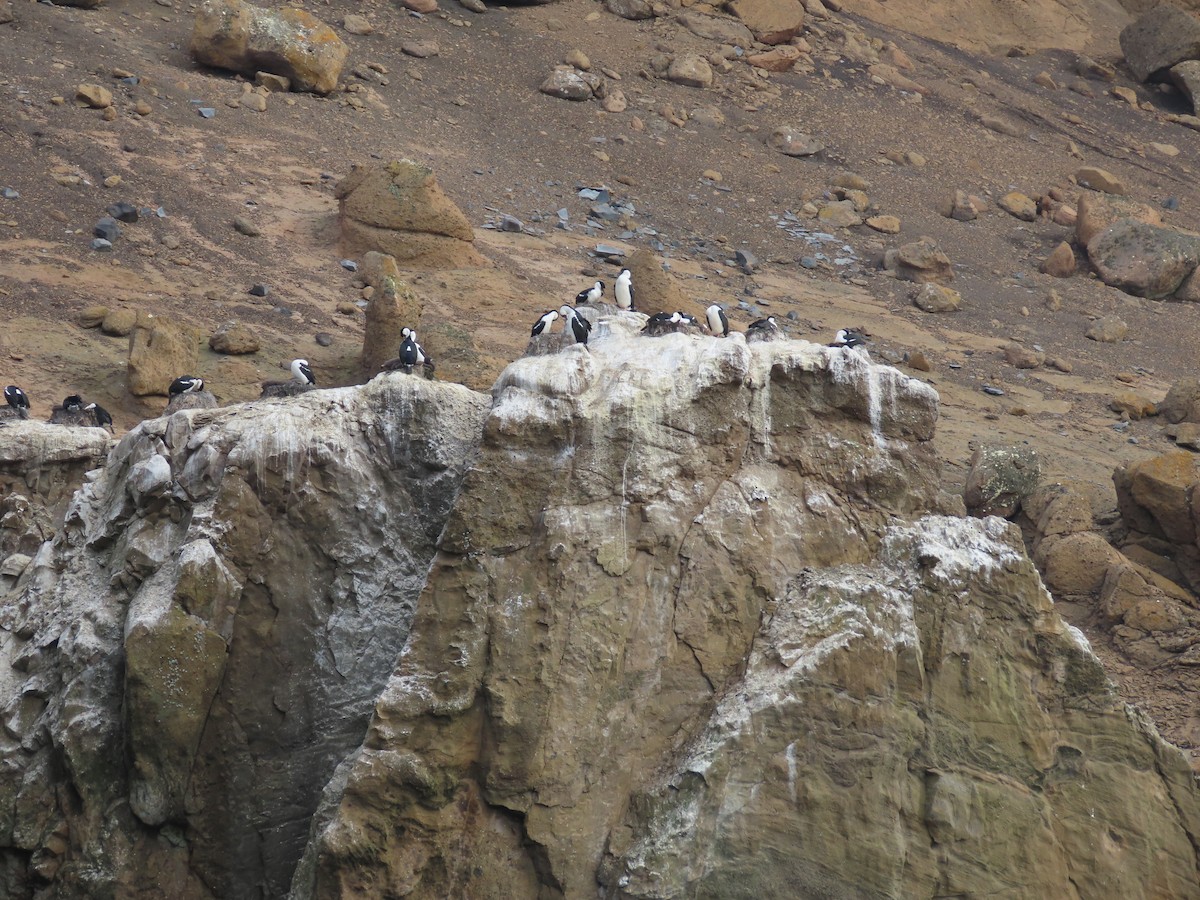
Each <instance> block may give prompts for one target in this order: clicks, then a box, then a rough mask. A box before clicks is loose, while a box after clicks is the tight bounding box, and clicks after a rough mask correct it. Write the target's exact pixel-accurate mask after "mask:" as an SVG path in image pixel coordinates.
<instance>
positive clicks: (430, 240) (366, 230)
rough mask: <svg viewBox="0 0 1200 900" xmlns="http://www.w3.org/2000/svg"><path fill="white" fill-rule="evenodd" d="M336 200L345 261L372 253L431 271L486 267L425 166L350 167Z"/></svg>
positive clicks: (468, 226) (467, 224) (465, 225)
mask: <svg viewBox="0 0 1200 900" xmlns="http://www.w3.org/2000/svg"><path fill="white" fill-rule="evenodd" d="M335 196H336V197H337V198H338V221H339V223H340V225H341V234H342V245H341V246H342V252H343V254H344V255H346V256H358V255H362V254H363V253H366V252H368V251H371V250H376V251H379V252H381V253H386V254H390V255H391V256H394V257H395V258H396V260H397V262H399V263H400V264H402V265H405V266H420V267H429V268H463V267H467V266H477V265H483V264H484V263H485V260H484V259H483V257H481V256H480V255H479V253H478V252H477V251H476V250H475V249H474V247H473V246H472V241H474V239H475V233H474V231H472V229H471V223H470V222H468V221H467V218H466V216H464V215H463V214H462V211H461V210H459V208H458V207H457V206H456V205H455V204H454V201H452V200H451V199H450V198H449V197H447V196H446V194H445V193H444V192H443V191H442V188H441V186H440V185H439V184H438V183H437V179H436V178H435V177H434V174H433V170H432V169H430V168H429V167H427V166H423V165H421V164H419V163H415V162H412V161H410V160H400V161H396V162H389V163H379V164H375V165H362V166H354V168H353V169H352V170H351V172H350V174H349V175H347V176H346V177H345V178H343V179H342V180H341V181H340V182H338V186H337V190H336V192H335Z"/></svg>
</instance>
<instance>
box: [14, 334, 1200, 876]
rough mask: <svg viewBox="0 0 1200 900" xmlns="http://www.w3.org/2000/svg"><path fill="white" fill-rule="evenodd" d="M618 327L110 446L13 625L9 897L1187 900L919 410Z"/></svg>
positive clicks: (902, 391) (1036, 610) (1012, 539)
mask: <svg viewBox="0 0 1200 900" xmlns="http://www.w3.org/2000/svg"><path fill="white" fill-rule="evenodd" d="M641 321H642V317H639V316H637V315H634V314H616V315H606V316H603V317H601V318H600V319H599V321H598V322H597V324H596V327H595V329H594V331H593V336H592V340H591V344H590V348H585V347H583V346H579V345H572V346H569V347H567V348H566V349H564V350H562V351H561V352H558V353H549V354H545V353H537V354H534V355H529V356H527V357H525V358H523V359H520V360H518V361H517V362H515V363H513V364H512V365H511V366H509V368H508V369H507V370H506V371H505V372H504V374H503V375H502V376H501V378H500V380H499V381H498V382H497V384H496V386H495V389H494V392H493V394H494V395H493V397H492V398H487V397H486V396H482V395H478V394H474V393H472V392H469V391H466V390H465V389H462V388H459V387H456V386H453V385H446V384H439V383H428V382H424V381H422V380H420V379H417V378H413V377H409V376H404V375H389V376H384V377H381V378H378V379H375V380H374V381H372V382H371V383H370V384H368V385H366V386H364V387H361V388H346V389H341V390H334V391H316V392H313V393H310V394H308V395H305V396H304V397H301V398H296V399H293V400H290V401H280V402H274V403H258V404H248V405H245V406H241V407H230V408H227V409H221V410H202V411H189V412H181V413H177V414H175V415H173V416H171V417H169V418H166V419H159V420H155V421H153V422H148V423H144V424H143V425H142V426H141V427H139V428H138V429H136V430H135V431H134V432H131V433H130V434H129V435H128V436H127V437H126V438H125V439H124V440H122V441H121V443H120V444H119V445H118V446H117V447H116V448H115V449H114V450H113V451H112V453H111V455H110V457H109V460H108V463H107V465H106V466H105V468H104V470H103V472H102V473H101V474H100V475H99V477H98V478H96V479H95V480H94V481H93V482H91V483H89V484H88V485H86V486H85V487H84V488H83V489H82V490H81V491H80V492H79V493H78V494H77V496H76V498H75V500H74V502H73V503H72V505H71V508H70V510H69V511H68V514H67V517H66V524H65V527H64V528H63V530H62V531H61V533H60V534H59V535H58V536H57V537H56V538H55V539H54V541H53V542H51V543H47V544H45V545H43V546H42V548H41V549H40V550H39V551H38V553H37V556H36V558H35V559H34V561H33V563H32V564H31V565H30V566H29V567H28V568H27V569H26V571H25V573H24V574H23V575H22V576H21V580H20V582H19V583H18V584H17V586H16V587H15V589H14V590H13V591H11V592H10V593H9V595H8V596H7V598H6V599H5V602H4V611H5V615H4V619H3V628H4V630H3V631H2V632H0V641H2V643H0V647H3V649H4V652H5V659H6V661H7V664H6V665H5V666H3V667H2V668H3V671H4V675H3V679H2V680H0V702H2V703H4V704H5V706H4V725H5V733H4V736H3V738H2V739H0V740H2V743H0V754H2V756H0V758H2V760H3V766H2V767H0V845H3V847H4V848H5V849H4V855H3V866H2V867H0V879H3V880H2V881H0V889H7V893H8V895H10V896H14V897H31V896H33V895H35V894H37V895H38V896H46V897H76V896H85V895H86V896H92V897H101V896H113V897H117V896H120V897H129V896H147V897H149V896H176V897H196V898H200V897H278V896H283V895H285V894H288V893H289V891H290V894H291V895H292V896H293V897H296V898H298V900H299V898H321V900H326V898H335V897H336V898H350V897H356V898H357V897H394V896H412V897H430V898H433V897H437V898H444V897H464V898H468V897H469V898H490V897H495V898H500V897H505V898H517V897H522V898H523V897H529V898H534V897H541V898H552V897H566V898H579V897H594V896H597V895H600V896H604V897H613V898H651V897H654V898H668V897H714V898H716V897H721V898H729V897H752V896H825V897H894V896H946V895H959V894H962V895H965V894H983V893H986V892H992V893H996V894H1000V895H1005V896H1013V897H1018V896H1022V897H1023V896H1064V897H1071V896H1080V897H1086V896H1101V895H1112V894H1116V893H1118V892H1123V893H1125V894H1127V895H1129V896H1131V897H1195V896H1200V887H1198V885H1200V870H1198V864H1197V843H1196V842H1197V840H1198V839H1200V795H1198V793H1197V789H1196V785H1195V783H1194V781H1193V779H1192V776H1191V773H1190V770H1189V768H1188V766H1187V764H1186V762H1185V760H1184V758H1183V757H1182V755H1181V754H1179V753H1178V752H1177V751H1175V750H1174V749H1173V748H1171V747H1170V746H1169V745H1166V744H1165V743H1163V742H1162V741H1161V740H1160V739H1159V738H1158V737H1157V734H1156V733H1155V731H1154V728H1153V726H1152V725H1150V724H1149V723H1148V722H1147V721H1145V720H1144V719H1143V717H1141V716H1140V715H1139V714H1138V713H1136V712H1135V711H1133V710H1131V709H1128V708H1126V707H1125V706H1123V705H1122V704H1121V703H1120V702H1119V701H1118V699H1117V698H1116V696H1115V695H1114V693H1113V692H1112V690H1111V688H1110V686H1109V684H1108V682H1107V680H1106V678H1105V676H1104V672H1103V670H1102V669H1101V668H1100V665H1099V663H1098V662H1097V661H1096V659H1095V657H1093V656H1092V654H1091V652H1090V650H1089V649H1088V646H1087V643H1086V641H1084V640H1083V639H1082V636H1081V635H1079V634H1078V632H1075V631H1073V630H1072V629H1070V628H1068V627H1067V626H1065V625H1064V624H1063V622H1062V621H1061V619H1060V618H1059V617H1058V615H1057V614H1056V613H1055V611H1054V608H1053V604H1052V602H1051V600H1050V597H1049V595H1048V594H1047V593H1046V591H1045V589H1044V587H1043V586H1042V584H1041V581H1040V580H1039V578H1038V575H1037V573H1036V570H1035V569H1034V567H1033V565H1032V563H1031V562H1030V561H1029V559H1028V558H1027V556H1026V555H1025V552H1024V549H1023V547H1022V545H1021V542H1020V537H1019V534H1018V533H1017V532H1016V531H1015V530H1014V529H1012V528H1010V526H1008V525H1007V524H1006V523H1004V522H1003V521H1002V520H999V519H986V520H982V521H980V520H974V519H965V518H960V517H957V516H954V515H947V513H953V512H955V511H957V509H960V508H961V502H959V501H958V500H957V498H951V497H946V496H944V495H943V494H942V493H941V492H940V490H939V478H938V467H937V461H936V458H935V455H934V453H933V451H932V446H931V441H930V439H931V437H932V435H933V432H934V427H935V423H936V419H937V396H936V394H935V393H934V392H933V391H932V390H931V389H930V388H929V387H927V386H925V385H924V384H922V383H920V382H918V381H916V380H913V379H909V378H906V377H904V376H902V375H901V374H900V373H898V372H896V371H895V370H893V369H890V368H886V367H882V366H876V365H873V364H871V362H870V361H869V358H868V357H867V356H866V355H865V354H864V353H863V352H861V351H850V350H833V349H829V348H825V347H819V346H816V345H813V344H809V343H806V342H802V341H775V342H766V343H757V344H747V343H746V342H745V340H744V339H743V338H742V336H741V335H733V336H731V337H730V338H729V339H725V340H720V339H714V338H709V337H701V336H695V335H686V334H673V335H667V336H664V337H659V338H649V337H642V336H638V335H637V334H636V329H637V328H638V327H639V326H640V324H641ZM372 704H373V711H372Z"/></svg>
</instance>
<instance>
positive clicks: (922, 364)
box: [904, 350, 933, 372]
mask: <svg viewBox="0 0 1200 900" xmlns="http://www.w3.org/2000/svg"><path fill="white" fill-rule="evenodd" d="M904 363H905V365H907V366H908V367H909V368H910V369H915V370H916V371H918V372H930V371H933V366H931V365H930V364H929V360H928V359H927V358H926V357H925V354H924V353H922V352H921V351H920V350H914V351H912V352H911V353H909V354H907V356H906V358H905V360H904Z"/></svg>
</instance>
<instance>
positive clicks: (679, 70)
mask: <svg viewBox="0 0 1200 900" xmlns="http://www.w3.org/2000/svg"><path fill="white" fill-rule="evenodd" d="M667 80H668V81H673V82H675V83H676V84H682V85H686V86H687V87H694V88H706V87H711V86H712V83H713V71H712V66H710V65H709V64H708V60H706V59H705V58H704V57H703V56H700V55H699V54H698V53H682V54H680V55H679V56H676V57H675V58H674V59H672V60H671V64H670V65H669V66H668V67H667Z"/></svg>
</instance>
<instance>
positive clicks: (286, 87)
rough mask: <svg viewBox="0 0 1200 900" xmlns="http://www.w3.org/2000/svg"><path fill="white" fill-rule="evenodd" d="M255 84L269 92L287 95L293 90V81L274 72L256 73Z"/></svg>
mask: <svg viewBox="0 0 1200 900" xmlns="http://www.w3.org/2000/svg"><path fill="white" fill-rule="evenodd" d="M254 83H255V84H257V85H258V86H259V87H265V88H266V89H267V90H268V91H272V92H277V93H281V94H286V93H287V92H288V91H290V90H291V89H292V80H291V79H290V78H286V77H284V76H283V75H276V74H275V73H274V72H255V73H254Z"/></svg>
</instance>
